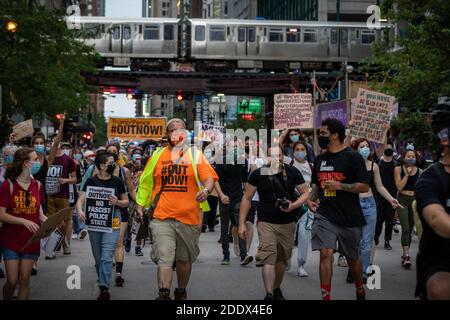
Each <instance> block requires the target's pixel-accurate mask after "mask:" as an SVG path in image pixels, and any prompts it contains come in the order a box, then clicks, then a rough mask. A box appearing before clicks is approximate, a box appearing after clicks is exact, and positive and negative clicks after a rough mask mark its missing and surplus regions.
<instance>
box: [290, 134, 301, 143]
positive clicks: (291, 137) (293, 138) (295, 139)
mask: <svg viewBox="0 0 450 320" xmlns="http://www.w3.org/2000/svg"><path fill="white" fill-rule="evenodd" d="M289 138H290V139H291V142H293V143H296V142H298V140H299V139H300V137H299V136H298V134H296V135H293V136H289Z"/></svg>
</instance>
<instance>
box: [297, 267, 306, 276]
mask: <svg viewBox="0 0 450 320" xmlns="http://www.w3.org/2000/svg"><path fill="white" fill-rule="evenodd" d="M297 275H298V276H299V277H300V278H303V277H307V276H309V275H308V272H306V270H305V268H303V266H301V267H298V269H297Z"/></svg>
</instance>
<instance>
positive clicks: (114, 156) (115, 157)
mask: <svg viewBox="0 0 450 320" xmlns="http://www.w3.org/2000/svg"><path fill="white" fill-rule="evenodd" d="M112 156H113V158H114V162H117V160H119V156H118V155H117V154H116V153H113V154H112Z"/></svg>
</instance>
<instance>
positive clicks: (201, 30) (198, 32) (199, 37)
mask: <svg viewBox="0 0 450 320" xmlns="http://www.w3.org/2000/svg"><path fill="white" fill-rule="evenodd" d="M195 41H205V26H196V27H195Z"/></svg>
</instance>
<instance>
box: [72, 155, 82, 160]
mask: <svg viewBox="0 0 450 320" xmlns="http://www.w3.org/2000/svg"><path fill="white" fill-rule="evenodd" d="M73 158H74V159H75V160H77V161H80V160H81V159H83V155H82V154H80V153H77V154H75V155H74V156H73Z"/></svg>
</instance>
